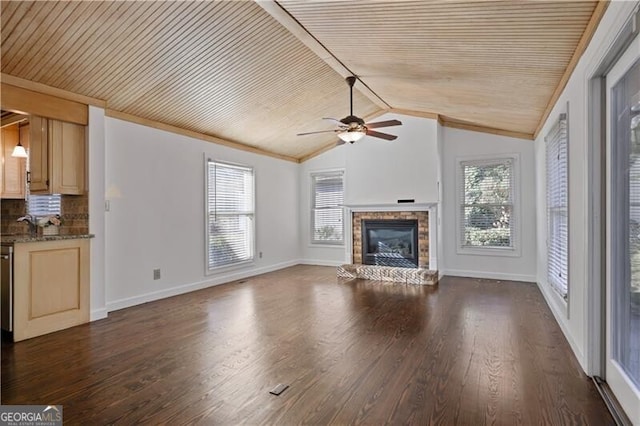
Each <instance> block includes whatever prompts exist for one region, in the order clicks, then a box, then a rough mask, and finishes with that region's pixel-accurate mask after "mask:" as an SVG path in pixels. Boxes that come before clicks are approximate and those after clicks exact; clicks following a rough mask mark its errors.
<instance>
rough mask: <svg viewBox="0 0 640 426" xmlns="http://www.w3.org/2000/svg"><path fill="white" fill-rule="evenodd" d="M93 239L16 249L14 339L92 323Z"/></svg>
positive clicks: (27, 244) (28, 245) (49, 242)
mask: <svg viewBox="0 0 640 426" xmlns="http://www.w3.org/2000/svg"><path fill="white" fill-rule="evenodd" d="M89 256H90V254H89V240H81V239H78V240H60V241H43V242H29V243H17V244H15V246H14V259H13V264H14V275H13V277H14V296H13V297H14V299H13V300H14V307H13V312H14V314H13V339H14V340H15V341H16V342H17V341H20V340H24V339H28V338H31V337H35V336H40V335H42V334H46V333H51V332H53V331H58V330H62V329H65V328H69V327H73V326H74V325H79V324H84V323H87V322H89V297H90V296H89Z"/></svg>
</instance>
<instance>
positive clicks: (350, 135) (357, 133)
mask: <svg viewBox="0 0 640 426" xmlns="http://www.w3.org/2000/svg"><path fill="white" fill-rule="evenodd" d="M366 134H367V133H366V132H365V131H363V130H359V129H354V130H345V131H344V132H340V133H338V137H339V138H340V139H342V140H343V141H345V142H349V143H354V142H357V141H359V140H360V139H362V138H363V137H364V136H365V135H366Z"/></svg>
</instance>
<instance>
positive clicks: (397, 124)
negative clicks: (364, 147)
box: [365, 120, 402, 129]
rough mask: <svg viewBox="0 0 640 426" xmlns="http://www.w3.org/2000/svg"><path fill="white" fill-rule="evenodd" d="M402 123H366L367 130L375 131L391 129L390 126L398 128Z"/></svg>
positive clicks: (390, 121)
mask: <svg viewBox="0 0 640 426" xmlns="http://www.w3.org/2000/svg"><path fill="white" fill-rule="evenodd" d="M401 124H402V121H400V120H387V121H378V122H377V123H367V124H365V126H367V127H368V128H369V129H377V128H378V127H391V126H400V125H401Z"/></svg>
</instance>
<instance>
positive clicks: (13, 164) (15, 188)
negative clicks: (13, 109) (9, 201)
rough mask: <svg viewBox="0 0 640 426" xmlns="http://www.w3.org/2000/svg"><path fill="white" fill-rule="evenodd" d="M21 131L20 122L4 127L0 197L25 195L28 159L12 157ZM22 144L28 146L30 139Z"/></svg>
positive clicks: (0, 143) (20, 196)
mask: <svg viewBox="0 0 640 426" xmlns="http://www.w3.org/2000/svg"><path fill="white" fill-rule="evenodd" d="M21 133H22V134H23V135H24V134H25V133H24V131H21V128H20V125H19V124H17V123H16V124H12V125H10V126H6V127H3V128H2V141H1V142H0V145H1V151H2V159H1V160H2V169H1V170H0V198H18V199H20V198H22V199H24V197H25V178H26V164H27V162H26V160H25V159H24V158H16V157H12V156H11V154H12V153H13V148H15V146H16V145H17V144H18V142H19V141H20V139H21V138H20V135H21ZM22 145H23V146H24V147H25V148H27V147H28V140H23V141H22Z"/></svg>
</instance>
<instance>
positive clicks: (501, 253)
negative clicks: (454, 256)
mask: <svg viewBox="0 0 640 426" xmlns="http://www.w3.org/2000/svg"><path fill="white" fill-rule="evenodd" d="M457 253H458V254H462V255H467V254H468V255H472V256H497V257H520V250H519V249H518V248H512V247H509V248H506V247H505V248H500V247H458V250H457Z"/></svg>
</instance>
